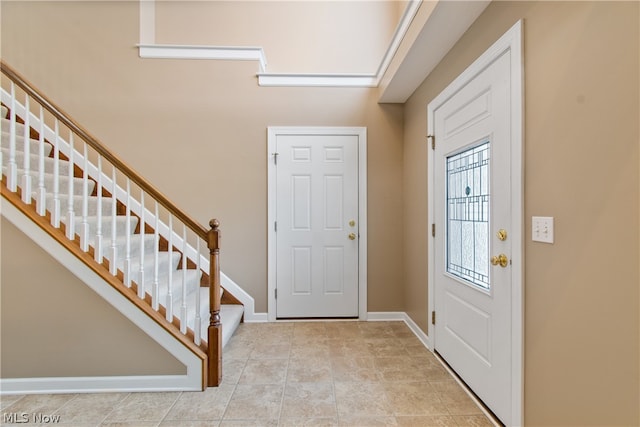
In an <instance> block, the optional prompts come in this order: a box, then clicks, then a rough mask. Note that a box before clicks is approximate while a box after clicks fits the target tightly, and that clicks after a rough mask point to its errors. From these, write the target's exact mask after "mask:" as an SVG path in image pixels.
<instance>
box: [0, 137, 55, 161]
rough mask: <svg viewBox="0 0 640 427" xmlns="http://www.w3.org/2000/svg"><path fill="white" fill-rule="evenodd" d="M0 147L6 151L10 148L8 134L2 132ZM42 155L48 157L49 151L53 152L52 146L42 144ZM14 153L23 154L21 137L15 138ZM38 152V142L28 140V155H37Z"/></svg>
mask: <svg viewBox="0 0 640 427" xmlns="http://www.w3.org/2000/svg"><path fill="white" fill-rule="evenodd" d="M0 141H2V142H1V143H0V146H1V147H2V148H4V149H6V150H7V151H8V150H9V149H10V147H11V135H10V134H9V133H8V132H2V135H0ZM42 148H44V155H45V157H48V156H49V154H50V153H51V151H52V150H53V146H52V145H51V144H49V143H47V142H45V143H44V144H43V147H42ZM16 152H20V153H24V137H23V136H22V135H17V136H16ZM39 152H40V141H38V140H37V139H29V154H37V153H39Z"/></svg>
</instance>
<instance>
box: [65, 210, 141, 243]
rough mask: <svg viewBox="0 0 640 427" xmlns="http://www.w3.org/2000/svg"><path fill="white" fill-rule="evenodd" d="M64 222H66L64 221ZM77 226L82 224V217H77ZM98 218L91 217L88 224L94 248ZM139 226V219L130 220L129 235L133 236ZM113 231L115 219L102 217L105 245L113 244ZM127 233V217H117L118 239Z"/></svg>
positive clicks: (132, 218) (133, 217)
mask: <svg viewBox="0 0 640 427" xmlns="http://www.w3.org/2000/svg"><path fill="white" fill-rule="evenodd" d="M63 222H64V221H63ZM75 222H76V224H80V223H81V222H82V217H76V219H75ZM97 222H98V221H97V217H89V218H88V220H87V223H88V224H89V236H91V237H90V243H89V244H91V245H92V246H93V242H94V241H95V235H96V234H97V232H98V227H97ZM137 226H138V218H136V217H135V216H132V217H130V218H129V233H130V234H133V232H134V231H135V229H136V227H137ZM112 229H113V217H110V216H108V217H102V230H101V231H102V239H103V243H104V242H105V241H107V240H108V242H109V243H110V242H111V230H112ZM126 232H127V222H126V217H125V216H124V215H121V216H117V217H116V238H118V236H124V235H125V233H126Z"/></svg>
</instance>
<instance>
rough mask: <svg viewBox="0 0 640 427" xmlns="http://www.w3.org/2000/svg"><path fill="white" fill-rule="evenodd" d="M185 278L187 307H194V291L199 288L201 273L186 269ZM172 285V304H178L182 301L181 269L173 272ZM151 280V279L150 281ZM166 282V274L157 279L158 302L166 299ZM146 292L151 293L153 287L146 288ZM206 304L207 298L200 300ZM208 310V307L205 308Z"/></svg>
mask: <svg viewBox="0 0 640 427" xmlns="http://www.w3.org/2000/svg"><path fill="white" fill-rule="evenodd" d="M186 275H187V280H186V284H187V306H188V307H195V301H196V297H195V293H194V292H195V291H196V290H198V291H199V290H200V277H201V274H200V273H198V272H197V271H195V270H187V274H186ZM172 279H173V280H172V282H173V284H172V286H171V296H172V299H173V302H174V306H175V305H176V304H177V305H180V304H181V302H182V270H176V271H174V272H173V278H172ZM151 282H153V280H152V281H151ZM167 283H168V276H164V277H161V278H160V279H159V280H158V284H159V286H158V289H159V293H158V296H159V298H160V302H161V303H162V304H164V303H165V302H166V301H167V294H168V287H167ZM147 292H148V293H149V294H152V293H153V288H152V289H147ZM205 303H206V304H207V306H208V305H209V300H208V299H207V300H206V301H205V300H201V305H204V304H205ZM207 310H208V308H207Z"/></svg>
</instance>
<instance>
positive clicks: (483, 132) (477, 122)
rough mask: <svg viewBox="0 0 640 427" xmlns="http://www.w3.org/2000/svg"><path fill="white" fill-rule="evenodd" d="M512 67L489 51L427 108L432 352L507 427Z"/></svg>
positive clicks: (513, 227) (513, 324)
mask: <svg viewBox="0 0 640 427" xmlns="http://www.w3.org/2000/svg"><path fill="white" fill-rule="evenodd" d="M514 60H515V61H520V58H518V57H517V56H516V57H514V56H513V55H512V51H511V50H510V49H506V50H503V51H500V52H498V53H497V54H496V52H494V56H493V57H492V58H491V60H490V61H486V59H485V60H484V63H483V64H482V65H481V66H477V67H476V68H475V70H476V71H474V72H473V74H472V75H470V73H467V75H466V76H464V81H463V82H462V83H460V81H456V82H454V83H453V84H452V85H453V86H454V88H453V89H451V88H448V89H447V90H445V93H446V94H445V95H444V96H441V97H438V98H436V100H434V102H432V103H431V104H430V105H429V111H430V120H431V121H432V122H431V123H430V127H431V132H432V134H433V135H434V136H435V148H434V150H433V152H432V173H433V176H432V178H433V181H432V182H433V187H432V190H433V195H432V198H431V203H433V211H432V218H433V222H434V224H435V230H436V232H435V236H434V239H433V252H432V254H433V273H432V274H433V275H432V278H433V293H432V294H431V296H432V298H433V305H432V307H433V309H434V312H435V316H434V323H435V326H434V329H433V332H434V334H433V335H434V338H433V340H434V347H435V350H436V351H437V352H438V353H439V354H440V355H441V356H442V357H443V358H444V359H445V360H446V361H447V363H448V364H449V365H450V366H451V367H452V368H453V369H454V370H455V371H456V373H457V374H458V375H459V376H460V377H461V378H462V379H463V380H464V381H465V382H466V383H467V385H468V386H469V387H470V388H471V389H472V390H473V391H474V392H475V394H476V395H478V397H480V399H482V401H483V402H484V403H485V404H486V405H487V406H488V407H489V408H490V409H491V410H492V411H493V412H494V413H495V414H496V415H497V416H498V417H499V418H500V419H501V420H502V421H503V422H505V423H506V424H508V425H511V424H518V423H519V422H520V421H519V420H518V419H517V414H516V413H517V412H518V411H514V407H515V406H517V405H519V403H518V402H516V400H517V399H518V396H519V395H520V394H519V393H518V392H515V391H514V385H517V384H519V383H518V381H514V375H520V374H519V373H518V369H519V368H520V365H519V361H518V360H517V358H518V357H520V356H519V355H517V354H514V347H515V346H514V340H521V335H520V333H521V331H517V329H518V327H519V326H518V325H519V322H520V320H519V319H518V316H521V309H520V308H519V307H518V306H517V303H516V304H514V300H515V299H514V294H513V292H514V288H516V287H517V288H518V289H519V286H520V285H521V283H520V282H519V281H518V279H517V277H518V276H517V274H514V272H515V270H514V269H513V264H512V260H511V258H512V257H514V256H515V257H517V258H518V261H517V262H519V263H521V252H520V248H519V245H520V242H521V240H520V238H519V235H520V234H521V230H520V225H519V221H520V219H519V216H520V215H521V213H520V212H519V211H518V209H517V208H516V209H514V206H517V204H514V192H515V193H516V198H518V197H519V191H520V190H519V189H518V188H514V180H513V177H512V174H515V175H517V176H518V177H519V176H520V171H519V168H520V165H519V164H517V165H514V163H517V162H515V161H514V159H517V156H514V155H513V154H514V153H512V149H513V146H512V145H513V144H512V140H513V139H514V117H513V115H514V113H513V110H512V107H513V103H514V102H516V101H515V100H514V97H513V94H512V92H513V84H512V83H513V82H512V80H513V75H512V72H513V69H512V64H513V61H514ZM470 68H471V69H474V67H473V66H472V67H470ZM517 99H519V98H517ZM515 126H516V127H517V123H516V125H515ZM517 143H518V144H520V140H518V141H517ZM516 150H517V151H518V152H519V148H516ZM514 167H515V168H516V169H517V170H514ZM515 182H516V184H515V185H516V186H517V185H518V184H517V180H516V181H515ZM520 268H521V264H520V265H519V266H518V271H520ZM514 337H515V338H514ZM514 416H515V417H516V419H514Z"/></svg>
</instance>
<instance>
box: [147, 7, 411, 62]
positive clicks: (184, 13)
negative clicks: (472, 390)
mask: <svg viewBox="0 0 640 427" xmlns="http://www.w3.org/2000/svg"><path fill="white" fill-rule="evenodd" d="M405 5H406V3H405V2H393V1H347V0H341V1H304V2H300V1H241V2H238V1H161V2H156V42H157V43H173V44H175V43H178V44H190V45H193V44H196V45H201V44H208V45H217V46H220V45H221V46H260V47H262V48H263V49H264V51H265V55H266V58H267V61H268V66H267V70H268V71H270V72H287V73H293V72H295V73H320V72H328V73H375V72H376V70H377V68H378V65H379V64H380V61H381V59H382V57H383V55H384V54H385V51H386V49H387V46H388V45H389V42H390V41H391V37H392V35H393V32H394V30H395V27H396V25H397V23H398V21H399V19H400V16H402V12H403V7H404V6H405Z"/></svg>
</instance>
